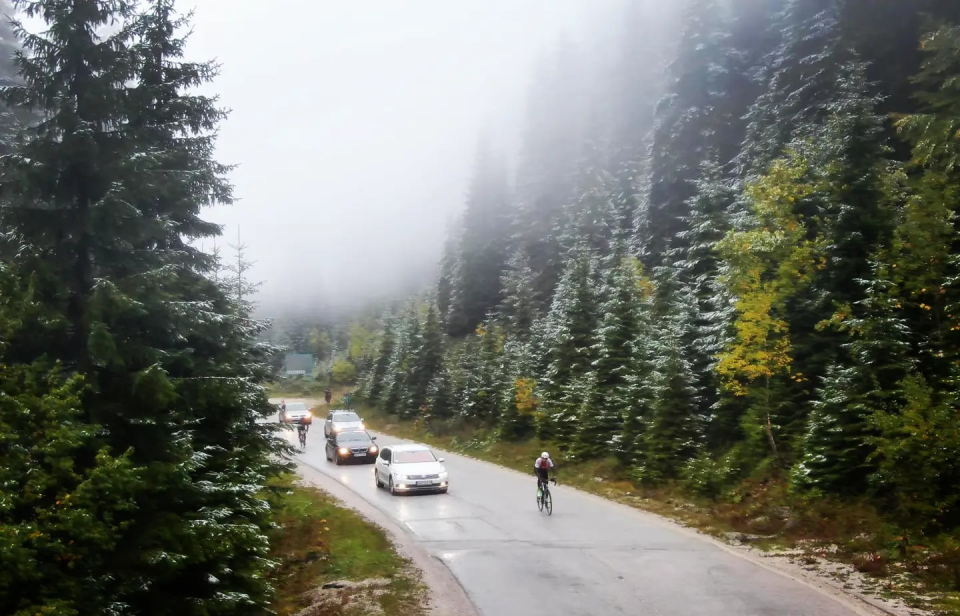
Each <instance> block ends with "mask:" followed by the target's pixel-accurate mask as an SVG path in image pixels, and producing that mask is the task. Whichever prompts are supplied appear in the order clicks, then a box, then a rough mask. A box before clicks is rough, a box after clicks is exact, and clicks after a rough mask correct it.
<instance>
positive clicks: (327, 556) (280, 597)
mask: <svg viewBox="0 0 960 616" xmlns="http://www.w3.org/2000/svg"><path fill="white" fill-rule="evenodd" d="M267 498H268V500H269V501H270V504H271V507H272V508H273V511H274V522H275V523H276V524H277V528H276V529H275V530H274V531H272V533H271V536H270V545H271V552H272V557H273V558H275V559H276V560H277V561H278V562H279V566H278V567H277V568H276V569H274V570H273V571H272V573H271V576H270V577H271V581H272V583H273V584H274V587H275V588H276V589H277V596H276V600H275V602H274V605H273V609H274V610H275V611H276V613H277V614H279V615H280V616H287V615H289V614H295V613H297V612H299V611H300V610H303V609H305V608H307V607H309V606H311V605H312V604H314V601H313V600H312V598H311V597H310V591H312V590H313V589H317V588H319V587H320V586H322V585H323V584H325V583H327V582H333V581H343V580H348V581H354V582H360V581H362V580H367V579H372V578H385V579H387V580H389V582H388V583H387V584H385V585H384V586H382V587H378V588H377V589H376V590H375V591H374V592H372V593H371V591H370V590H369V589H350V588H345V589H340V590H336V591H332V592H333V593H335V597H331V601H327V602H326V603H325V605H324V606H323V607H322V608H318V609H317V610H316V611H315V612H313V615H314V616H341V615H343V616H346V615H348V614H349V615H350V616H367V615H368V614H369V615H371V616H373V615H374V614H384V613H386V614H404V615H405V616H407V615H409V616H418V615H421V614H423V613H424V602H423V598H424V596H425V594H424V587H423V586H422V585H421V583H420V582H419V581H418V579H417V573H416V571H415V570H414V569H413V568H412V566H411V565H410V563H409V562H407V561H406V560H404V559H403V558H401V557H400V556H399V555H398V554H397V553H396V551H395V550H394V548H393V545H392V544H391V543H390V540H389V539H388V538H387V536H386V534H385V533H384V531H383V530H382V529H381V528H379V527H377V526H374V525H373V524H370V523H369V522H367V521H366V520H364V519H363V518H362V517H360V516H359V515H358V514H356V513H355V512H353V511H351V510H349V509H346V508H344V507H342V506H340V505H338V503H337V501H335V500H334V499H333V498H332V497H330V496H328V495H327V494H325V493H324V492H322V491H320V490H317V489H315V488H310V487H306V486H302V485H298V484H296V483H294V478H293V477H284V478H283V479H282V480H281V481H278V482H275V483H274V485H272V486H271V489H270V491H269V492H268V496H267ZM327 592H330V591H327ZM333 599H335V601H334V600H333Z"/></svg>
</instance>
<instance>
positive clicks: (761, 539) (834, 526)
mask: <svg viewBox="0 0 960 616" xmlns="http://www.w3.org/2000/svg"><path fill="white" fill-rule="evenodd" d="M361 415H362V416H363V418H364V420H365V422H366V424H367V426H368V427H370V429H372V430H378V431H383V432H386V433H389V434H392V435H394V436H397V437H400V438H407V439H411V440H417V441H420V442H425V443H429V444H431V445H434V446H436V447H439V448H442V449H446V450H448V451H455V452H460V453H464V454H467V455H470V456H473V457H475V458H478V459H481V460H486V461H488V462H494V463H497V464H500V465H502V466H505V467H507V468H512V469H514V470H518V471H521V472H525V473H532V471H531V466H532V464H533V460H534V459H535V458H536V456H537V455H539V454H540V452H541V451H543V450H548V451H550V452H551V454H553V455H554V458H555V459H557V470H558V478H559V480H560V482H561V483H563V484H566V485H570V486H573V487H576V488H579V489H582V490H584V491H586V492H590V493H593V494H597V495H599V496H603V497H605V498H609V499H611V500H614V501H617V502H620V503H623V504H627V505H630V506H633V507H637V508H640V509H644V510H647V511H651V512H653V513H657V514H660V515H664V516H666V517H669V518H672V519H674V520H676V521H678V522H680V523H682V524H684V525H687V526H691V527H694V528H697V529H699V530H701V531H702V532H705V533H707V534H710V535H713V536H716V537H719V538H723V539H726V538H730V537H731V533H741V534H747V535H749V537H745V538H746V539H748V540H750V541H751V542H752V543H754V544H755V545H756V546H757V547H760V548H763V549H770V550H789V551H791V552H794V553H797V552H799V553H800V554H802V556H800V562H801V563H806V564H812V563H813V562H815V560H817V559H825V560H832V561H840V562H844V563H848V564H851V565H853V567H854V568H855V569H856V570H857V571H859V572H860V573H863V574H866V575H867V576H869V578H868V579H869V582H868V585H867V589H869V590H872V591H874V592H876V593H877V594H880V595H882V596H887V597H897V598H901V599H903V600H905V601H907V602H908V603H910V604H912V605H914V606H915V607H922V608H927V609H934V610H937V612H938V613H943V614H960V592H958V588H960V543H958V544H955V547H954V548H953V549H951V546H950V545H949V542H950V540H949V538H947V543H946V544H944V543H942V538H941V543H938V545H937V547H930V546H926V545H916V543H915V542H913V543H912V542H910V541H909V540H908V539H907V538H904V537H902V536H900V535H899V532H898V530H897V529H895V528H893V527H891V526H889V525H888V524H886V523H885V521H884V520H883V518H882V517H881V516H880V515H879V514H878V513H877V512H876V511H875V510H874V509H873V508H872V507H870V506H869V505H867V504H865V503H850V502H843V503H841V502H837V501H832V500H829V499H814V498H802V497H798V496H795V495H791V494H790V493H789V492H788V491H787V486H786V484H785V483H784V482H778V481H774V480H770V479H769V478H767V479H764V480H755V481H746V482H744V483H742V484H741V485H740V486H738V487H737V489H735V490H733V491H731V492H730V493H727V494H726V495H725V497H724V498H723V499H718V500H710V499H698V498H695V497H691V496H690V495H689V494H688V493H686V492H684V491H683V490H682V489H681V488H680V487H679V486H667V487H661V488H656V489H651V488H645V487H643V486H640V485H637V484H636V483H634V482H633V481H631V480H630V478H629V477H627V476H626V475H625V473H624V472H623V470H622V469H621V468H620V467H619V466H618V464H617V462H616V461H615V460H613V459H609V460H598V461H590V462H586V463H567V462H565V461H564V459H563V457H562V454H559V452H558V450H557V449H556V447H551V446H550V444H548V443H542V442H539V441H535V440H531V441H523V442H518V443H505V442H500V441H497V440H496V438H495V435H494V434H493V433H492V432H491V431H490V430H485V429H482V428H475V427H470V426H459V427H457V428H454V429H452V430H450V431H449V433H446V434H444V435H435V434H430V433H429V432H428V431H426V430H425V429H424V428H423V426H422V425H420V424H419V423H418V422H414V421H403V420H400V419H398V418H397V417H396V416H390V415H387V414H384V413H382V412H380V411H377V410H373V409H369V408H364V409H363V412H362V413H361ZM741 538H744V537H743V536H742V535H741ZM841 579H842V578H841ZM921 593H922V594H923V595H924V597H923V598H921V596H920V595H921Z"/></svg>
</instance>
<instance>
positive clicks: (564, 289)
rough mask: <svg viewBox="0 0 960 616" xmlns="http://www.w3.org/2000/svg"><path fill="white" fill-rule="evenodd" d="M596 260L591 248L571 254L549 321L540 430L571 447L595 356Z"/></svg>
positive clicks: (596, 318) (542, 437)
mask: <svg viewBox="0 0 960 616" xmlns="http://www.w3.org/2000/svg"><path fill="white" fill-rule="evenodd" d="M596 270H597V265H596V260H595V258H594V256H593V254H592V253H591V252H590V250H589V248H588V247H586V246H582V245H581V246H578V247H577V248H576V249H575V250H574V251H572V253H571V254H570V256H569V257H568V263H567V268H566V271H565V272H564V274H563V277H562V278H561V280H560V283H559V285H557V292H556V295H555V296H554V299H553V304H552V306H551V308H550V312H549V314H548V315H547V317H546V320H545V328H546V332H545V340H544V347H545V353H544V355H545V359H546V361H547V369H546V372H545V374H544V377H543V404H542V405H541V411H540V413H539V415H538V421H537V434H538V436H539V437H540V438H541V439H542V440H553V439H557V440H558V441H559V443H560V444H561V445H562V446H563V445H567V444H568V443H569V442H570V441H571V440H572V439H573V437H574V435H575V433H576V418H577V411H578V409H579V408H580V405H581V404H582V402H583V398H582V397H580V396H581V394H582V392H581V391H580V390H575V385H578V384H580V385H582V383H579V381H578V379H579V378H580V377H583V376H584V375H585V374H586V373H587V372H588V371H589V370H590V366H591V365H592V364H593V361H594V359H595V355H596V352H595V332H596V328H597V324H598V322H599V312H598V310H599V306H598V298H597V289H596V280H595V276H596Z"/></svg>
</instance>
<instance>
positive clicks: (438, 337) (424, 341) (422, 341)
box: [407, 305, 444, 413]
mask: <svg viewBox="0 0 960 616" xmlns="http://www.w3.org/2000/svg"><path fill="white" fill-rule="evenodd" d="M443 343H444V341H443V329H442V327H441V323H440V317H439V315H438V314H437V309H436V308H435V307H434V306H433V305H430V307H429V308H427V316H426V317H425V319H424V322H423V327H422V329H421V331H420V336H419V338H418V344H419V347H418V348H417V349H416V351H415V352H414V353H413V357H412V366H411V371H410V374H409V376H408V381H407V387H408V391H409V394H408V395H409V400H408V402H407V407H408V412H410V413H416V412H418V411H419V409H420V408H421V407H423V406H424V405H426V404H427V399H428V397H429V391H430V385H431V383H433V380H434V378H435V377H436V376H437V374H438V373H439V372H440V370H441V368H442V366H443Z"/></svg>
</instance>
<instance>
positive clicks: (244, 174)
mask: <svg viewBox="0 0 960 616" xmlns="http://www.w3.org/2000/svg"><path fill="white" fill-rule="evenodd" d="M611 4H613V3H612V2H611ZM599 9H600V7H599V6H598V4H596V3H594V2H590V3H584V2H582V1H581V0H456V1H454V2H451V1H450V0H417V1H416V2H397V1H395V0H364V1H363V2H339V1H337V2H334V1H329V2H327V1H324V2H316V1H315V0H282V1H281V2H276V3H272V4H271V5H269V7H267V5H265V4H263V3H262V2H253V0H203V1H202V2H197V3H196V13H195V20H194V34H193V36H192V38H191V40H190V46H189V55H190V57H192V58H196V59H201V58H217V59H218V60H219V61H220V62H221V63H222V75H221V76H220V77H219V79H217V81H216V82H215V84H214V85H213V87H212V90H213V91H215V92H217V93H218V94H219V95H220V97H221V101H222V103H223V105H224V106H226V107H228V108H229V109H231V110H232V114H231V116H230V118H229V120H228V121H227V122H226V123H225V124H224V126H223V127H222V131H221V136H220V141H219V153H218V157H219V159H220V160H221V161H222V162H225V163H231V164H237V165H238V167H237V168H236V170H235V171H234V173H233V176H232V180H233V182H234V184H235V185H236V194H237V197H239V199H240V200H239V201H238V203H236V204H234V205H233V206H230V207H228V208H217V209H216V210H214V211H213V212H212V213H210V216H211V217H212V218H213V219H214V220H215V221H217V222H219V223H222V224H224V225H225V235H226V238H225V241H228V242H231V243H235V242H236V239H235V238H236V236H237V233H238V228H239V234H240V237H241V240H242V242H243V243H244V244H246V245H247V246H248V247H249V256H250V258H251V259H253V260H255V261H256V262H257V263H256V266H255V268H254V270H253V274H252V276H253V277H254V278H256V279H259V280H262V281H264V286H263V287H262V293H261V296H260V298H259V299H260V304H261V306H262V307H263V309H264V311H265V312H267V313H277V312H280V311H284V312H285V311H286V309H290V310H296V311H300V310H302V309H304V308H310V309H314V310H315V309H322V308H323V307H324V306H328V305H340V306H343V305H344V304H353V303H355V302H360V301H364V300H366V299H370V298H375V297H378V296H382V295H384V294H389V293H391V292H393V291H400V290H408V289H410V288H411V287H413V288H416V287H417V286H418V285H421V284H425V283H426V282H427V281H428V280H429V279H430V278H431V276H432V274H433V272H434V271H435V267H436V263H437V261H438V259H439V255H440V249H441V245H442V243H443V239H444V235H445V230H446V228H447V226H448V225H449V224H450V222H451V219H452V218H453V217H454V216H455V214H456V213H457V212H458V211H459V209H460V208H461V207H462V205H463V196H464V191H465V189H466V185H467V181H468V179H469V173H470V168H471V161H472V158H473V155H474V153H475V151H476V146H477V140H478V136H479V135H480V133H481V131H487V132H488V133H490V134H492V135H493V136H494V139H495V140H497V141H499V142H500V143H502V144H504V146H505V147H508V148H514V147H515V146H516V126H517V120H518V116H519V115H520V114H522V111H523V108H524V104H523V101H524V96H525V92H526V89H527V87H528V84H529V82H530V78H531V76H532V73H533V68H534V65H535V63H536V60H537V58H538V55H539V54H540V53H542V52H544V51H545V50H547V49H549V48H550V47H551V46H553V45H555V44H556V43H557V41H558V40H559V39H560V38H561V37H572V38H577V37H578V36H579V33H580V32H582V31H586V30H588V29H589V27H590V25H589V24H590V22H589V21H587V19H588V18H589V19H592V20H595V19H598V18H600V17H599V16H602V15H603V14H604V11H602V10H599Z"/></svg>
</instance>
